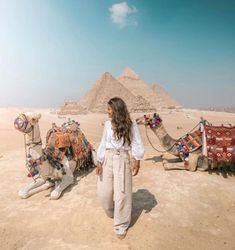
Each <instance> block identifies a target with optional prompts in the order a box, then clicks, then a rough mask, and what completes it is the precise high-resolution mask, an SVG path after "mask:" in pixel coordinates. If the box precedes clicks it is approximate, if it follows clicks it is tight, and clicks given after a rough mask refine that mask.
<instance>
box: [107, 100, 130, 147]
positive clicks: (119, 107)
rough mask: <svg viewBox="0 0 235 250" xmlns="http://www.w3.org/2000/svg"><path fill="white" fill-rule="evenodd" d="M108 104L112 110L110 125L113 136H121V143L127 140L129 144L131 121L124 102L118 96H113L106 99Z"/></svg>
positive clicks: (119, 137) (118, 137)
mask: <svg viewBox="0 0 235 250" xmlns="http://www.w3.org/2000/svg"><path fill="white" fill-rule="evenodd" d="M108 105H110V107H111V108H112V110H113V115H112V121H111V122H112V125H113V130H114V136H116V137H117V139H118V140H120V139H121V138H123V145H124V144H125V143H126V142H127V144H128V145H130V144H131V126H132V121H131V118H130V114H129V111H128V109H127V106H126V103H125V102H124V101H123V100H122V99H121V98H120V97H113V98H111V99H110V100H109V101H108Z"/></svg>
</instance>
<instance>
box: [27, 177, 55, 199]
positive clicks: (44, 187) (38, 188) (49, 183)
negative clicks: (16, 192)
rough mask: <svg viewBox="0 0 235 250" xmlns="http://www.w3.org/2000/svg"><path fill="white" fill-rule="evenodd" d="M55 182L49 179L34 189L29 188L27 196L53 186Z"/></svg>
mask: <svg viewBox="0 0 235 250" xmlns="http://www.w3.org/2000/svg"><path fill="white" fill-rule="evenodd" d="M54 185H55V184H54V183H53V182H51V181H46V182H45V183H44V184H43V185H41V186H39V187H36V188H34V189H31V190H30V191H29V193H28V196H31V195H34V194H36V193H39V192H41V191H44V190H47V189H48V188H50V187H53V186H54Z"/></svg>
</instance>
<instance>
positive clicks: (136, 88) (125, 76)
mask: <svg viewBox="0 0 235 250" xmlns="http://www.w3.org/2000/svg"><path fill="white" fill-rule="evenodd" d="M118 80H119V81H120V82H121V83H122V84H123V85H124V86H125V87H126V88H127V89H128V90H130V91H131V92H132V93H133V94H134V95H135V96H137V95H140V94H141V96H142V97H143V98H144V99H146V100H148V101H149V102H150V103H151V105H152V106H153V107H155V108H159V107H169V106H174V105H176V104H177V105H179V104H178V103H177V102H176V101H175V100H174V99H173V98H172V97H171V96H170V95H169V94H168V93H167V92H166V91H165V90H164V89H163V88H161V87H160V86H159V85H156V84H154V85H153V87H152V88H151V87H150V86H149V85H148V84H146V83H145V82H144V81H143V80H141V79H140V77H139V76H138V75H137V74H136V73H135V72H134V71H133V70H132V69H130V68H126V69H124V71H123V73H122V75H121V76H120V77H119V78H118ZM156 86H159V88H158V87H156ZM158 92H159V93H158ZM162 95H163V96H162Z"/></svg>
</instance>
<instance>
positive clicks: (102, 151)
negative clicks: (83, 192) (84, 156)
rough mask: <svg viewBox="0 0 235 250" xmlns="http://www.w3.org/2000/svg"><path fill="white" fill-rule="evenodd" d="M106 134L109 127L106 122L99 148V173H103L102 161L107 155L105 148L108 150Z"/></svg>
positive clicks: (97, 171) (97, 169)
mask: <svg viewBox="0 0 235 250" xmlns="http://www.w3.org/2000/svg"><path fill="white" fill-rule="evenodd" d="M106 135H107V128H106V123H105V125H104V130H103V135H102V139H101V142H100V145H99V147H98V149H97V165H96V174H97V175H101V174H102V163H103V162H104V156H105V150H106Z"/></svg>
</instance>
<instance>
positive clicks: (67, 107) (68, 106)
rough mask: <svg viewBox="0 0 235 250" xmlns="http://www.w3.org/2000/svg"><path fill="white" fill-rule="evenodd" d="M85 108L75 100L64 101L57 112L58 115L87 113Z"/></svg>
mask: <svg viewBox="0 0 235 250" xmlns="http://www.w3.org/2000/svg"><path fill="white" fill-rule="evenodd" d="M87 112H88V110H87V108H85V107H83V106H81V105H79V104H78V102H76V101H66V102H65V103H64V105H63V106H62V107H61V108H60V110H59V111H58V112H57V114H58V115H78V114H87Z"/></svg>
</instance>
